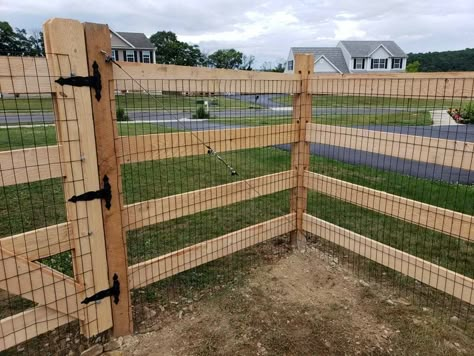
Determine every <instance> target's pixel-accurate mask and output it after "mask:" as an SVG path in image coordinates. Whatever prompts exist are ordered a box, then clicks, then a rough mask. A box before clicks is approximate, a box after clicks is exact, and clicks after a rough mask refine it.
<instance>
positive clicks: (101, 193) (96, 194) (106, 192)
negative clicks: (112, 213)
mask: <svg viewBox="0 0 474 356" xmlns="http://www.w3.org/2000/svg"><path fill="white" fill-rule="evenodd" d="M103 182H104V187H103V188H102V189H99V190H96V191H91V192H85V193H83V194H81V195H73V196H72V197H71V198H70V199H69V201H70V202H72V203H76V202H78V201H89V200H94V199H103V200H105V207H106V208H107V210H110V207H111V206H112V204H111V201H112V190H111V187H110V183H109V177H107V175H105V176H104V178H103Z"/></svg>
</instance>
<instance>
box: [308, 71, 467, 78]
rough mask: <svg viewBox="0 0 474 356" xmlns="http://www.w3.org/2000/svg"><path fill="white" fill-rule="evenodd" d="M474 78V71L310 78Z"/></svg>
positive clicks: (359, 74) (341, 75)
mask: <svg viewBox="0 0 474 356" xmlns="http://www.w3.org/2000/svg"><path fill="white" fill-rule="evenodd" d="M471 78H474V71H472V72H471V71H466V72H417V73H409V72H404V73H351V74H344V73H343V74H338V73H331V74H323V73H314V74H312V75H310V77H309V79H311V80H316V79H332V80H351V79H358V80H376V79H379V80H381V79H404V80H407V79H408V80H409V79H471Z"/></svg>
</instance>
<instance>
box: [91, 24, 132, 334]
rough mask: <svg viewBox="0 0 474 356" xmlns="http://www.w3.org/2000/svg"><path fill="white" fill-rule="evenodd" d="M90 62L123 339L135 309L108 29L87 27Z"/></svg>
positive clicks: (116, 329)
mask: <svg viewBox="0 0 474 356" xmlns="http://www.w3.org/2000/svg"><path fill="white" fill-rule="evenodd" d="M84 31H85V37H86V49H87V59H88V62H89V75H93V67H92V66H93V64H94V62H96V63H97V64H98V65H99V68H100V69H99V70H100V75H101V80H102V90H101V95H102V99H101V100H100V101H98V100H96V99H95V92H94V91H91V92H90V94H91V98H92V110H93V116H94V127H95V136H96V147H97V160H98V162H99V177H101V179H102V177H104V176H105V175H107V177H109V183H110V186H111V192H112V204H111V207H110V209H106V208H105V205H104V204H102V217H103V219H104V230H105V240H106V247H107V266H108V268H109V275H113V274H115V273H116V274H117V275H118V277H119V281H120V302H119V303H118V304H112V316H113V322H114V326H113V335H114V336H124V335H129V334H131V333H132V332H133V323H132V305H131V302H130V290H129V288H128V260H127V240H126V239H127V236H126V232H125V230H124V229H123V228H122V206H123V201H122V195H121V194H120V193H121V192H122V176H121V174H120V164H119V162H118V158H117V152H116V149H115V139H116V138H117V137H118V127H117V122H116V121H114V116H115V114H114V113H115V106H114V105H112V103H115V100H111V99H115V98H114V95H115V93H114V88H115V85H114V82H113V63H111V62H110V63H106V61H105V55H104V53H103V51H105V52H106V53H107V55H110V54H111V53H112V49H111V42H110V31H109V27H108V26H107V25H101V24H94V23H85V24H84Z"/></svg>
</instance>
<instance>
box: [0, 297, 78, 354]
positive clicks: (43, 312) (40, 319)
mask: <svg viewBox="0 0 474 356" xmlns="http://www.w3.org/2000/svg"><path fill="white" fill-rule="evenodd" d="M74 320H75V319H74V318H71V317H70V316H67V315H66V314H63V313H60V312H57V311H54V310H52V309H49V308H47V307H45V306H39V307H35V308H31V309H28V310H26V311H24V312H21V313H18V314H15V315H12V316H10V317H8V318H4V319H2V320H0V351H4V350H6V349H8V348H10V347H13V346H15V345H18V344H19V343H22V342H25V341H27V340H30V339H32V338H34V337H36V336H38V335H41V334H44V333H46V332H48V331H51V330H54V329H56V328H57V327H59V326H61V325H64V324H67V323H69V322H71V321H74Z"/></svg>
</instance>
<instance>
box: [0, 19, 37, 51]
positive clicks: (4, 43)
mask: <svg viewBox="0 0 474 356" xmlns="http://www.w3.org/2000/svg"><path fill="white" fill-rule="evenodd" d="M0 53H2V54H17V55H29V56H39V55H44V44H43V33H42V32H40V31H36V32H33V33H32V34H31V35H30V34H29V33H28V32H27V31H26V30H25V29H19V28H16V29H15V30H13V28H12V27H11V26H10V24H9V23H8V22H6V21H0Z"/></svg>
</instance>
